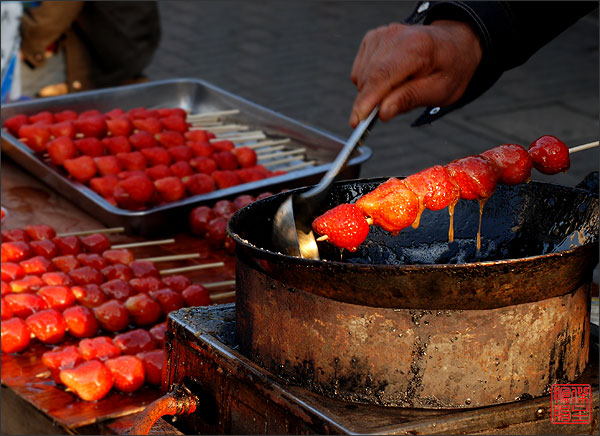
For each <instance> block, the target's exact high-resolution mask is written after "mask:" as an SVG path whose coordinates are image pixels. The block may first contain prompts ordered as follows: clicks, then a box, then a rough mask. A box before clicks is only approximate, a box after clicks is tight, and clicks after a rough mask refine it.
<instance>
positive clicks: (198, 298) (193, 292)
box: [181, 284, 212, 306]
mask: <svg viewBox="0 0 600 436" xmlns="http://www.w3.org/2000/svg"><path fill="white" fill-rule="evenodd" d="M181 296H182V297H183V298H184V299H185V302H186V304H187V305H188V306H209V305H210V304H211V303H212V301H211V299H210V294H209V292H208V289H206V288H205V287H204V286H202V285H200V284H194V285H190V286H188V287H187V288H185V289H184V290H183V292H182V293H181Z"/></svg>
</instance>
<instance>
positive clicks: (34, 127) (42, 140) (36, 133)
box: [18, 123, 51, 153]
mask: <svg viewBox="0 0 600 436" xmlns="http://www.w3.org/2000/svg"><path fill="white" fill-rule="evenodd" d="M18 136H19V140H20V141H21V142H23V143H25V145H26V146H27V147H29V148H30V149H32V150H33V151H35V152H36V153H43V152H44V151H46V144H47V143H48V141H50V137H51V133H50V127H49V126H48V125H47V124H43V123H35V124H23V125H22V126H21V127H20V128H19V135H18Z"/></svg>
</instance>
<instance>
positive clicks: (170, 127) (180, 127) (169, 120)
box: [160, 115, 189, 139]
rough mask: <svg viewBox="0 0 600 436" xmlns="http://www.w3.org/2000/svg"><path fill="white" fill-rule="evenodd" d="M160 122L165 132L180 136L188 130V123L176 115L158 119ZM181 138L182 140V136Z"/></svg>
mask: <svg viewBox="0 0 600 436" xmlns="http://www.w3.org/2000/svg"><path fill="white" fill-rule="evenodd" d="M160 122H161V123H162V126H163V128H164V129H165V130H166V131H174V132H177V133H180V134H181V133H185V132H187V130H188V128H189V125H188V123H186V122H185V118H183V117H181V116H178V115H171V116H168V117H163V118H161V119H160ZM181 138H182V139H183V135H182V136H181Z"/></svg>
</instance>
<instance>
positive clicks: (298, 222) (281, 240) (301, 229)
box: [272, 106, 379, 259]
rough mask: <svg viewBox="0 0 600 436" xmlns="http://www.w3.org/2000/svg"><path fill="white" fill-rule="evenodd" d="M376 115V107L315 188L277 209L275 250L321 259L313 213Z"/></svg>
mask: <svg viewBox="0 0 600 436" xmlns="http://www.w3.org/2000/svg"><path fill="white" fill-rule="evenodd" d="M378 112H379V106H376V107H375V109H373V110H372V111H371V113H370V114H369V116H368V117H367V118H365V119H364V120H362V121H361V122H360V123H359V124H358V126H356V129H354V131H353V132H352V135H350V138H348V141H346V144H344V147H342V149H341V150H340V152H339V154H338V155H337V157H336V158H335V160H334V161H333V162H332V164H331V167H329V170H327V172H326V173H325V175H324V176H323V178H322V179H321V181H320V182H319V184H318V185H316V186H315V187H313V188H312V189H310V190H309V191H307V192H304V193H302V194H300V195H296V196H292V195H290V196H289V197H288V198H287V199H286V200H285V201H284V202H283V203H282V204H281V206H279V209H277V212H276V213H275V218H274V219H273V233H272V241H273V245H274V246H275V248H277V249H279V250H280V251H281V252H282V253H284V254H287V255H290V256H296V257H303V258H306V259H320V257H319V248H318V247H317V241H316V240H315V237H314V235H313V232H312V221H313V220H314V218H315V212H316V211H317V210H318V208H319V206H320V205H321V203H322V201H323V200H324V199H325V197H326V196H327V193H328V192H329V188H330V187H331V184H332V183H333V181H334V180H335V178H336V177H337V175H338V174H339V173H340V171H342V169H343V168H344V166H345V165H346V162H348V159H349V158H350V155H351V154H352V152H353V151H354V149H355V148H356V146H357V145H361V144H362V142H363V139H364V138H365V137H366V135H367V133H369V131H370V129H371V127H372V126H373V124H374V123H375V120H376V119H377V113H378Z"/></svg>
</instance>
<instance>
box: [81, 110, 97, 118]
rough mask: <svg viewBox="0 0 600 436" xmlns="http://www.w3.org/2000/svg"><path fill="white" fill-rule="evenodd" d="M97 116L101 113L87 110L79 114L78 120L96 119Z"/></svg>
mask: <svg viewBox="0 0 600 436" xmlns="http://www.w3.org/2000/svg"><path fill="white" fill-rule="evenodd" d="M98 115H102V113H101V112H100V111H99V110H98V109H88V110H85V111H83V112H81V113H80V114H79V118H89V117H97V116H98Z"/></svg>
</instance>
